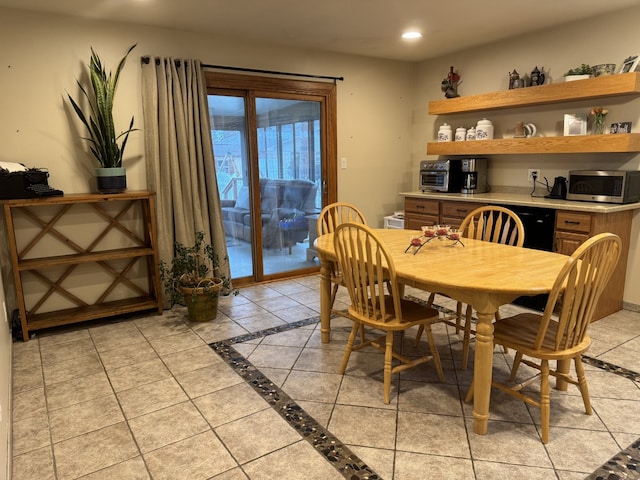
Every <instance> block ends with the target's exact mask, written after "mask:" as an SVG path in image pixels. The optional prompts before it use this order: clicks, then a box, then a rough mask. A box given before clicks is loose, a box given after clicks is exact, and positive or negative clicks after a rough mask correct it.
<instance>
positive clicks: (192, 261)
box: [159, 232, 238, 305]
mask: <svg viewBox="0 0 640 480" xmlns="http://www.w3.org/2000/svg"><path fill="white" fill-rule="evenodd" d="M227 259H228V257H225V258H224V259H223V260H225V261H226V260H227ZM159 267H160V279H161V281H162V285H163V287H164V291H165V293H166V294H167V296H168V297H167V298H168V300H169V302H170V303H171V305H174V304H176V303H177V304H180V305H185V304H186V300H187V299H185V297H184V294H183V292H182V291H181V290H180V287H188V288H193V289H195V288H202V289H203V292H204V293H206V294H208V295H210V296H212V297H217V296H218V295H219V294H220V288H218V287H219V286H221V287H222V292H223V294H233V295H237V294H238V291H237V290H233V291H231V280H230V279H229V278H228V277H226V276H224V275H221V274H220V256H219V255H218V254H217V253H216V252H215V251H214V249H213V246H212V245H210V244H208V243H205V241H204V232H197V233H196V235H195V239H194V244H193V245H191V246H186V245H183V244H182V243H180V242H175V243H174V254H173V259H172V260H171V264H168V263H167V262H165V261H161V262H160V265H159ZM195 293H196V292H195V291H194V292H193V295H191V297H192V298H191V301H192V302H194V301H196V295H195Z"/></svg>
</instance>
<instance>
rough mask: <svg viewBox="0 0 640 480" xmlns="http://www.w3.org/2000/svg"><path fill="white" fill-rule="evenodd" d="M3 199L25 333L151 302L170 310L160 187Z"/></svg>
mask: <svg viewBox="0 0 640 480" xmlns="http://www.w3.org/2000/svg"><path fill="white" fill-rule="evenodd" d="M0 203H2V204H3V206H4V214H5V220H6V223H7V234H8V241H9V250H10V255H11V266H12V269H13V277H14V281H15V285H16V294H17V297H18V298H17V300H18V306H19V310H20V323H21V327H22V338H23V340H24V341H27V340H28V339H29V332H32V331H35V330H40V329H44V328H49V327H55V326H59V325H67V324H71V323H76V322H82V321H86V320H93V319H99V318H107V317H112V316H116V315H121V314H125V313H130V312H137V311H144V310H151V309H155V310H157V312H158V313H159V314H161V313H162V301H161V285H160V277H159V273H158V260H159V258H158V250H157V238H156V216H155V215H156V214H155V193H153V192H147V191H138V192H135V191H134V192H126V193H118V194H105V195H101V194H71V195H64V196H61V197H47V198H32V199H19V200H0ZM141 280H142V281H141ZM25 287H26V288H25ZM87 297H91V298H87Z"/></svg>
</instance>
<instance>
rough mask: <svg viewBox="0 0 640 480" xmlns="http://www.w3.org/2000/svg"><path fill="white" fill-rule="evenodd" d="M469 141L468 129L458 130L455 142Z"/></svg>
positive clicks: (461, 128)
mask: <svg viewBox="0 0 640 480" xmlns="http://www.w3.org/2000/svg"><path fill="white" fill-rule="evenodd" d="M466 139H467V129H466V128H464V127H458V128H456V135H455V140H456V142H464V141H465V140H466Z"/></svg>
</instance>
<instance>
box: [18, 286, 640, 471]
mask: <svg viewBox="0 0 640 480" xmlns="http://www.w3.org/2000/svg"><path fill="white" fill-rule="evenodd" d="M318 286H319V278H318V276H317V275H314V276H310V277H303V278H298V279H295V280H287V281H281V282H274V283H271V284H267V285H262V286H254V287H249V288H244V289H242V290H241V291H240V295H238V296H237V297H229V298H225V299H222V300H221V305H220V309H221V312H220V313H219V315H218V318H217V319H216V320H215V321H213V322H210V323H201V324H193V323H189V322H188V321H186V320H185V319H184V315H183V312H182V310H180V309H177V310H175V311H173V312H165V314H164V315H163V316H149V317H145V318H137V319H131V320H127V321H120V322H117V323H113V322H112V323H104V324H99V325H98V324H91V325H89V324H81V325H78V326H76V327H75V328H74V329H69V330H67V331H58V332H48V333H46V334H40V335H38V336H37V337H36V338H35V339H32V340H30V341H29V342H26V343H23V342H20V341H19V342H16V343H14V344H13V401H14V403H13V456H12V459H13V479H14V480H23V479H28V480H33V479H37V480H45V479H55V480H70V479H76V478H83V479H91V480H95V479H118V480H120V479H149V478H153V479H156V480H160V479H171V480H176V479H180V480H181V479H219V480H238V479H247V478H249V479H252V480H253V479H287V480H295V479H305V480H306V479H319V480H325V479H339V478H354V479H357V478H384V479H394V480H408V479H420V480H423V479H425V478H455V479H498V478H500V479H502V478H520V479H536V480H539V479H556V480H558V479H559V480H573V479H582V478H585V477H586V476H588V475H590V474H592V473H593V472H594V471H596V470H597V469H599V468H600V467H601V465H603V464H604V463H605V462H607V460H609V459H610V458H611V457H612V456H614V455H616V454H617V453H618V452H620V451H621V450H623V449H625V448H626V447H628V446H629V445H631V444H632V443H633V442H635V441H636V440H637V439H638V438H639V437H640V383H638V380H640V379H639V378H638V375H637V374H633V372H637V371H638V365H640V353H639V352H640V314H639V313H633V312H629V311H622V312H619V313H616V314H614V315H611V316H610V317H608V318H606V319H603V320H601V321H598V322H596V323H595V324H593V325H592V327H591V334H592V337H593V339H594V343H593V345H592V349H591V351H590V354H591V355H592V356H593V357H597V358H598V359H599V360H602V361H605V362H609V363H611V364H614V365H617V366H620V367H624V368H626V369H629V370H632V371H633V372H631V374H629V372H627V377H629V376H630V377H631V378H627V377H625V376H623V375H619V374H617V373H613V372H611V371H606V370H604V369H602V368H597V367H596V366H593V365H589V364H588V365H587V367H586V368H587V375H588V380H589V386H590V391H591V399H592V403H593V408H594V414H593V415H592V416H587V415H585V414H584V410H583V405H582V401H581V398H580V396H579V393H578V391H577V389H575V388H573V387H571V388H570V390H569V391H567V392H558V391H555V390H554V391H553V392H552V412H551V423H552V427H551V439H550V443H549V444H547V445H543V444H542V443H541V442H540V439H539V411H538V410H537V409H535V408H530V407H527V406H526V405H524V404H523V403H521V402H519V401H517V400H515V399H512V398H511V397H505V396H504V395H501V394H500V392H497V391H493V392H492V403H491V419H490V421H489V433H488V435H486V436H479V435H476V434H474V433H473V432H472V428H471V424H472V413H471V411H472V409H471V406H470V405H468V404H465V403H464V402H463V401H462V398H463V397H464V394H465V392H466V389H467V386H468V385H469V382H470V379H471V372H472V371H473V368H472V366H470V367H469V369H468V370H466V371H465V370H460V358H461V355H460V347H461V339H460V337H459V336H458V335H456V334H455V332H453V330H452V329H450V328H447V327H446V326H445V325H444V324H438V325H436V326H435V327H434V333H435V336H436V341H437V343H438V345H439V352H440V356H441V357H442V362H443V366H444V371H445V382H444V383H439V382H437V377H436V375H435V372H434V369H433V365H432V364H431V363H427V364H425V365H422V366H420V367H416V368H414V369H410V370H408V371H406V372H403V373H401V374H400V375H396V376H395V378H394V383H393V386H392V401H391V404H390V405H384V404H383V403H382V384H381V373H382V372H381V371H382V357H381V354H379V353H377V352H376V351H374V353H369V352H368V351H363V352H357V353H354V354H353V355H352V357H351V360H350V363H349V367H348V370H347V374H346V375H345V376H340V375H338V373H337V372H338V367H339V364H340V360H341V357H342V351H343V347H344V342H345V339H346V336H347V333H348V330H349V327H350V322H349V321H347V320H345V319H343V318H336V319H334V320H333V321H332V341H331V343H329V344H322V343H321V341H320V332H319V325H318V324H317V319H318V312H319V294H318ZM407 293H408V294H409V295H413V296H416V297H421V298H425V293H424V292H419V291H416V290H412V289H408V290H407ZM341 295H343V294H342V293H341ZM341 300H345V297H344V296H343V297H341ZM437 302H438V303H439V304H440V305H445V306H450V304H447V303H446V302H447V300H446V299H444V298H441V297H437ZM449 302H450V301H449ZM512 310H519V308H518V307H512V306H506V307H503V309H502V310H501V312H502V313H503V315H505V314H508V313H510V311H512ZM307 319H309V320H307ZM269 329H271V330H269ZM265 330H267V331H268V333H269V334H268V335H265V333H264V332H265ZM275 332H280V333H275ZM412 337H414V335H413V332H409V334H408V335H407V337H406V338H407V339H408V340H412ZM423 339H424V336H423ZM411 343H412V342H409V341H407V342H406V344H405V345H404V346H403V348H405V349H407V353H409V354H411V353H412V352H414V350H412V348H413V347H411V346H410V344H411ZM209 344H212V345H213V348H212V346H209ZM423 344H424V340H423ZM420 348H425V347H424V345H422V346H421V347H420ZM216 352H221V355H219V354H218V353H216ZM507 357H508V356H505V354H504V353H502V352H501V351H499V349H496V353H495V354H494V364H495V369H494V372H495V373H494V375H504V374H505V373H506V372H507V368H508V363H507V361H508V358H507ZM265 377H266V379H265ZM260 379H261V380H260ZM271 382H272V383H271ZM398 391H399V393H398ZM291 399H292V401H291ZM283 402H284V403H286V404H287V407H286V408H283V407H282V405H283V404H284V403H283ZM298 406H299V407H300V408H298ZM292 412H293V414H292ZM292 417H296V418H298V419H300V418H302V419H303V421H298V422H296V421H292V420H291V418H292ZM305 419H306V420H305ZM315 427H317V428H315ZM310 432H311V433H310ZM314 432H315V433H314ZM345 452H346V453H345ZM345 455H346V457H345ZM340 456H342V457H341V458H342V461H329V460H330V459H331V460H336V457H340ZM345 459H346V461H345ZM636 459H637V457H636ZM365 464H366V465H367V466H368V467H366V468H364V467H363V466H364V465H365ZM344 465H347V466H351V467H352V468H351V470H349V471H348V472H347V473H341V472H340V471H339V470H338V469H337V468H336V466H337V467H338V468H340V467H341V466H344ZM358 466H359V470H358V469H357V468H358ZM372 472H374V473H372ZM635 473H636V474H637V471H636V472H635ZM628 475H630V476H624V477H617V478H638V477H637V476H636V477H634V476H633V475H634V473H633V472H629V473H628ZM592 478H595V476H594V477H592ZM603 478H606V477H603Z"/></svg>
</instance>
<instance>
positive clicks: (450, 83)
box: [440, 67, 460, 98]
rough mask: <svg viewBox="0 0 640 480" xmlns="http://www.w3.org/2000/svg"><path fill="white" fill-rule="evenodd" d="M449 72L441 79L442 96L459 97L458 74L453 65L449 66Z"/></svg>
mask: <svg viewBox="0 0 640 480" xmlns="http://www.w3.org/2000/svg"><path fill="white" fill-rule="evenodd" d="M450 68H451V69H450V70H449V73H448V74H447V78H445V79H444V80H442V84H441V86H440V88H441V90H442V91H443V92H444V96H445V97H446V98H455V97H459V96H460V95H458V85H459V84H460V75H458V74H457V73H456V72H454V71H453V67H450Z"/></svg>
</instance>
